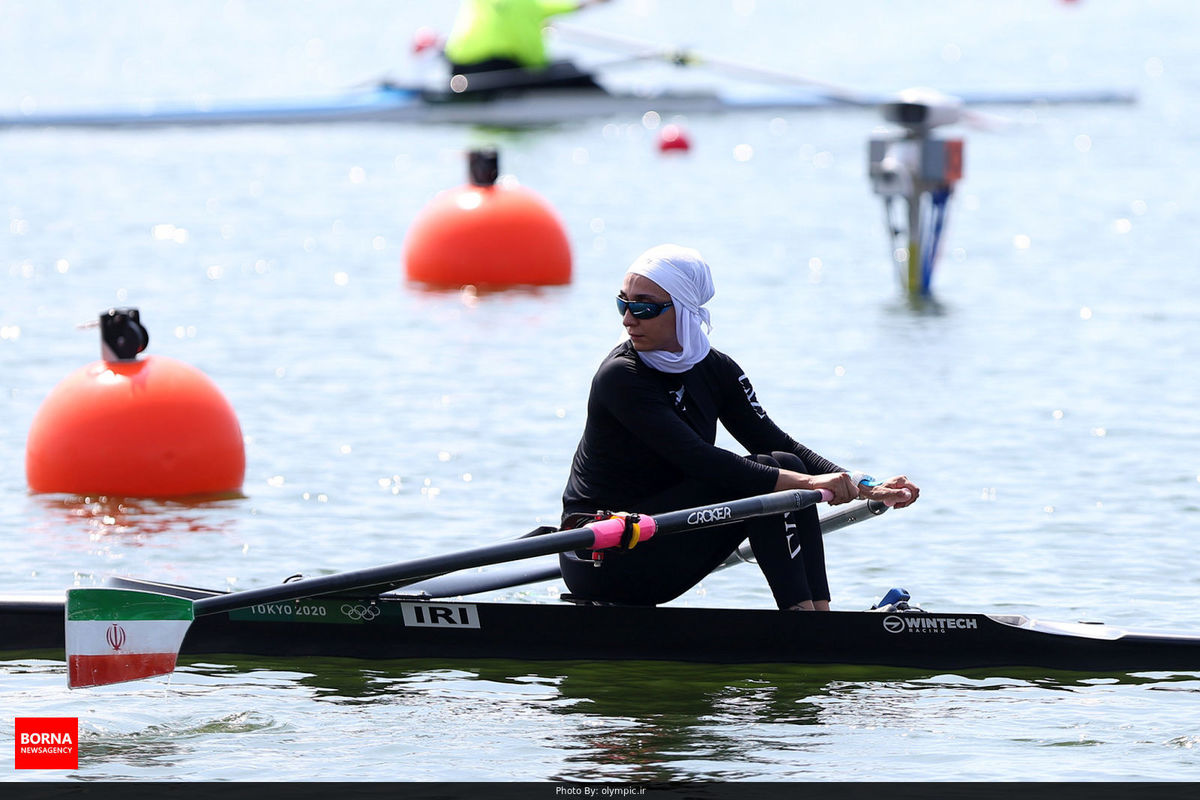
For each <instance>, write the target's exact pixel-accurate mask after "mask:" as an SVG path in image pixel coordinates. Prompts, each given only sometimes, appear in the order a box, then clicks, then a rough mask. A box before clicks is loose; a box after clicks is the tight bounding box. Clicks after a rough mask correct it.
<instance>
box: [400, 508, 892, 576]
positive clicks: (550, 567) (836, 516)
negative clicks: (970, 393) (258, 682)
mask: <svg viewBox="0 0 1200 800" xmlns="http://www.w3.org/2000/svg"><path fill="white" fill-rule="evenodd" d="M885 511H887V506H886V505H884V504H883V503H880V502H879V501H877V500H859V501H856V502H854V503H847V504H846V505H845V506H842V507H841V508H838V509H835V510H833V511H829V512H826V513H825V514H822V515H821V533H833V532H834V531H836V530H841V529H842V528H845V527H846V526H848V525H853V524H854V523H856V522H859V521H861V520H864V519H869V518H870V517H877V516H879V515H880V514H882V513H883V512H885ZM753 562H754V553H753V551H752V550H751V549H750V544H749V542H743V543H742V545H741V546H740V547H739V548H738V549H737V550H736V551H735V552H734V553H733V555H731V556H730V557H729V558H728V559H727V560H726V561H725V563H723V564H721V565H720V566H719V567H717V569H725V568H727V567H733V566H736V565H738V564H745V563H753ZM560 577H562V571H561V570H560V569H559V566H558V561H557V559H556V560H555V561H554V562H552V563H537V562H535V563H529V564H521V565H519V566H514V567H507V568H502V569H494V570H488V571H486V572H471V573H466V574H452V575H442V576H440V577H437V578H430V579H428V580H423V581H418V582H417V583H412V584H409V585H407V586H405V587H404V588H403V594H405V595H420V596H423V597H429V598H438V597H465V596H467V595H472V594H481V593H483V592H492V591H498V590H500V589H511V588H514V587H516V586H524V585H526V584H530V583H544V582H546V581H554V580H558V579H559V578H560Z"/></svg>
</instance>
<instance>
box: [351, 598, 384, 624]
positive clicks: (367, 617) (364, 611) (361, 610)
mask: <svg viewBox="0 0 1200 800" xmlns="http://www.w3.org/2000/svg"><path fill="white" fill-rule="evenodd" d="M342 613H343V614H345V615H346V616H347V617H349V618H350V619H352V620H355V621H356V622H357V621H362V622H370V621H371V620H373V619H375V618H376V617H378V616H379V615H380V614H381V613H383V612H381V611H380V610H379V606H352V605H350V604H349V603H346V604H345V605H344V606H342Z"/></svg>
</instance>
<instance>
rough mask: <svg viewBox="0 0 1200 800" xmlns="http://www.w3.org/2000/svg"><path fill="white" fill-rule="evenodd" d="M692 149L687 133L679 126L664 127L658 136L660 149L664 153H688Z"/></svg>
mask: <svg viewBox="0 0 1200 800" xmlns="http://www.w3.org/2000/svg"><path fill="white" fill-rule="evenodd" d="M691 147H692V142H691V140H690V139H688V135H687V132H686V131H684V129H683V128H681V127H679V126H678V125H663V127H662V130H661V131H659V134H658V149H659V151H660V152H663V153H670V152H678V153H686V152H687V151H688V150H690V149H691Z"/></svg>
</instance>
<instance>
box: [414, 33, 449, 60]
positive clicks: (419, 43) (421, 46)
mask: <svg viewBox="0 0 1200 800" xmlns="http://www.w3.org/2000/svg"><path fill="white" fill-rule="evenodd" d="M441 46H442V37H441V36H439V35H438V32H437V31H435V30H434V29H433V28H427V27H420V28H417V30H416V31H415V32H414V33H413V38H412V51H413V54H414V55H419V54H421V53H424V52H425V51H427V50H433V49H436V48H440V47H441Z"/></svg>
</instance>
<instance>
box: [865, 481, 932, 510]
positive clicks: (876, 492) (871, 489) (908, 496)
mask: <svg viewBox="0 0 1200 800" xmlns="http://www.w3.org/2000/svg"><path fill="white" fill-rule="evenodd" d="M858 496H859V497H862V498H864V499H866V500H878V501H879V502H881V503H883V504H884V505H887V506H890V507H891V508H907V507H908V506H911V505H912V504H913V503H915V502H917V498H918V497H920V496H921V490H920V489H919V488H917V485H916V484H915V483H913V482H912V481H910V480H909V479H908V478H907V477H905V476H904V475H897V476H896V477H894V478H888V479H887V480H886V481H884V482H883V483H881V484H879V485H878V486H862V485H859V487H858Z"/></svg>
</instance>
